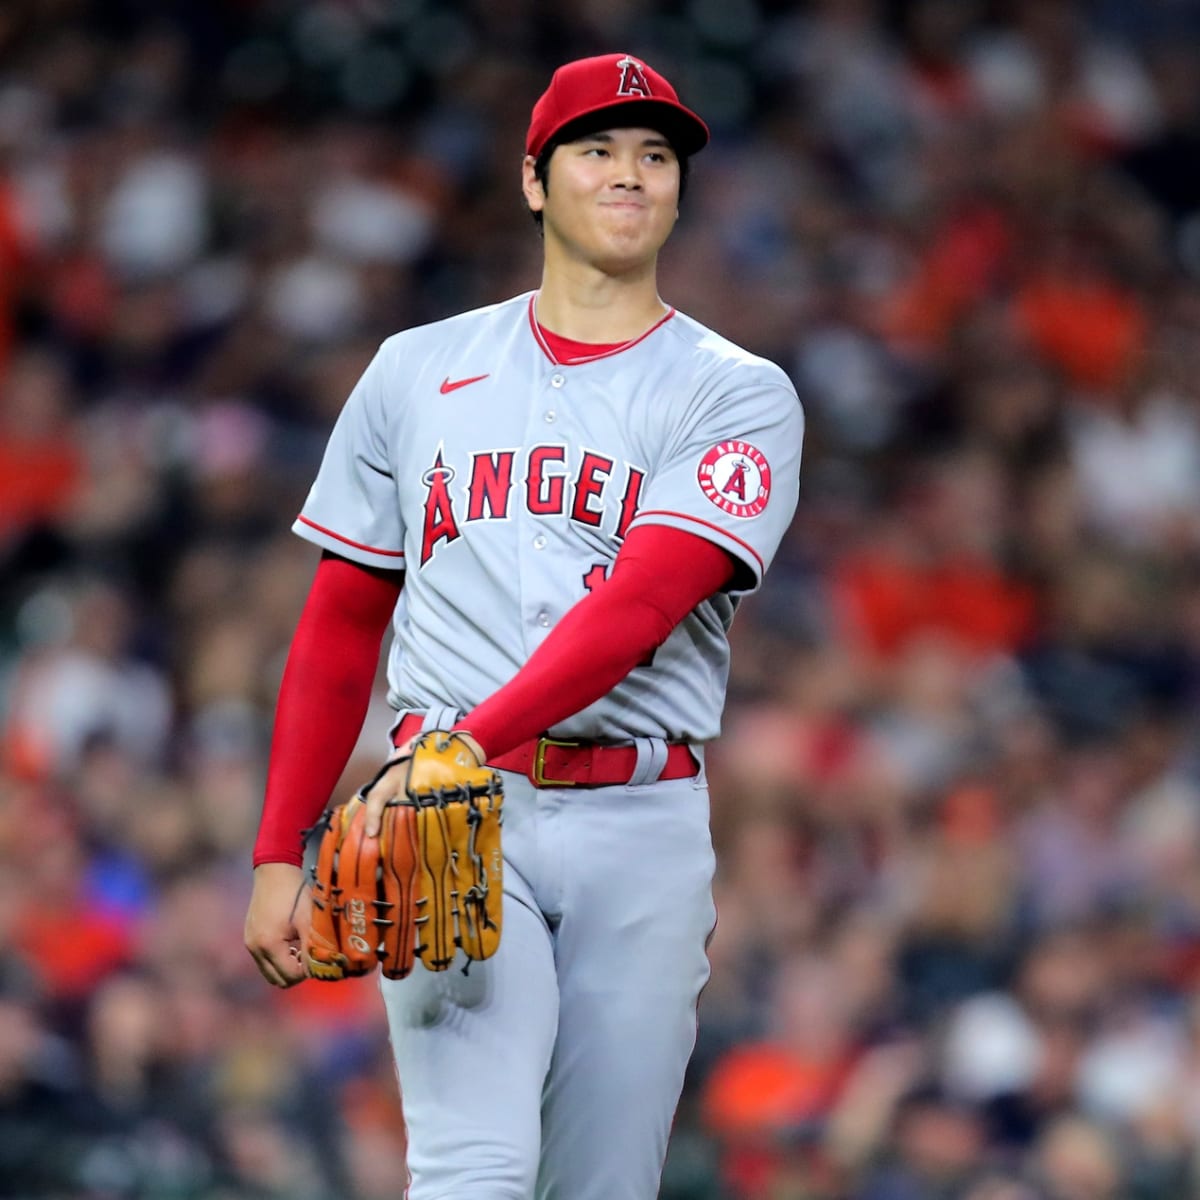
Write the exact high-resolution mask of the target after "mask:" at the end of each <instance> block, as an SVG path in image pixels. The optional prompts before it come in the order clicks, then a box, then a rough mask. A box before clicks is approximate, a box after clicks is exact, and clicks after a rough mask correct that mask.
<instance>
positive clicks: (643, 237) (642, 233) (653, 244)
mask: <svg viewBox="0 0 1200 1200" xmlns="http://www.w3.org/2000/svg"><path fill="white" fill-rule="evenodd" d="M664 241H666V238H665V237H657V236H652V235H651V234H650V233H648V232H647V231H646V230H645V229H636V230H614V231H610V233H609V236H608V237H606V238H605V239H604V242H603V245H601V246H600V247H598V248H597V251H596V255H595V262H596V265H597V266H598V267H600V269H601V270H603V271H604V272H605V273H606V274H609V275H626V274H629V273H630V272H633V271H638V270H640V269H642V268H644V267H645V266H646V265H647V264H649V263H652V262H653V261H654V259H655V257H656V256H657V255H658V251H659V249H660V248H661V247H662V244H663V242H664Z"/></svg>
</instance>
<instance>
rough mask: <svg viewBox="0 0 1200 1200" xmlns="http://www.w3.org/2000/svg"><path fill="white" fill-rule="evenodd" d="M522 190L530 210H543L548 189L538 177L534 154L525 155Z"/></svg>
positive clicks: (522, 170) (522, 169)
mask: <svg viewBox="0 0 1200 1200" xmlns="http://www.w3.org/2000/svg"><path fill="white" fill-rule="evenodd" d="M521 191H523V192H524V193H525V203H526V204H528V205H529V211H530V212H541V211H542V209H543V208H544V207H545V204H546V190H545V188H543V187H542V181H541V180H540V179H539V178H538V177H537V159H536V158H534V157H533V155H532V154H527V155H525V161H524V162H523V163H522V164H521Z"/></svg>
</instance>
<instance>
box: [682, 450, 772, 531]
mask: <svg viewBox="0 0 1200 1200" xmlns="http://www.w3.org/2000/svg"><path fill="white" fill-rule="evenodd" d="M696 479H697V480H698V481H699V484H700V490H701V491H702V492H703V493H704V494H705V495H706V496H707V497H708V498H709V499H710V500H711V501H712V502H713V503H714V504H715V505H716V506H717V507H718V508H719V509H720V510H721V511H722V512H725V513H728V514H729V515H730V516H731V517H757V516H758V514H759V513H760V512H762V510H763V509H764V508H766V507H767V500H768V499H769V498H770V495H771V467H770V465H769V464H768V462H767V460H766V458H764V457H763V454H762V451H761V450H759V449H758V448H757V447H756V446H752V445H750V443H749V442H739V441H729V442H718V443H717V445H715V446H713V448H712V449H711V450H709V451H708V453H707V454H705V456H704V457H703V458H702V459H701V460H700V466H699V468H698V470H697V471H696Z"/></svg>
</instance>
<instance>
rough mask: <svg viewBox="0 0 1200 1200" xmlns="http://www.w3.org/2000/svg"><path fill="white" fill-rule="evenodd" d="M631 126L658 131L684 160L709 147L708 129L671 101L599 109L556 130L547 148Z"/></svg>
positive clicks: (627, 102) (629, 102) (626, 102)
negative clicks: (604, 130) (551, 144)
mask: <svg viewBox="0 0 1200 1200" xmlns="http://www.w3.org/2000/svg"><path fill="white" fill-rule="evenodd" d="M631 125H636V126H644V127H645V128H646V129H657V130H659V132H661V133H662V134H663V135H664V136H665V137H666V138H667V139H668V141H670V143H671V145H672V146H673V147H674V148H675V151H676V153H677V154H679V155H681V156H682V157H683V158H688V157H690V156H691V155H693V154H695V153H696V151H698V150H703V149H704V147H705V146H707V145H708V126H707V125H705V123H704V122H703V121H702V120H700V118H699V117H698V116H696V114H695V113H694V112H692V111H691V110H690V109H687V108H684V106H683V105H682V104H675V103H673V102H672V101H670V100H621V101H619V102H617V103H616V104H603V105H600V106H599V107H597V108H594V109H591V110H590V111H589V112H586V113H582V114H580V115H579V116H577V117H573V118H572V119H571V120H570V121H568V122H567V123H566V124H565V125H563V126H562V127H561V128H559V129H556V130H555V131H554V132H553V133H552V134H551V135H550V136H549V137H548V138H547V139H546V144H549V143H550V142H573V141H575V140H576V139H577V138H581V137H586V136H587V135H588V134H589V133H595V132H596V131H597V130H599V129H628V128H629V127H630V126H631ZM544 148H545V147H544V146H543V149H544Z"/></svg>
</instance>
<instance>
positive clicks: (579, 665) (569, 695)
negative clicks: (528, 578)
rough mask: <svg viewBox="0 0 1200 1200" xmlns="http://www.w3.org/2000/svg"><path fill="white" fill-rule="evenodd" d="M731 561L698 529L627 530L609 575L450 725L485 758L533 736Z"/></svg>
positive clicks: (719, 578)
mask: <svg viewBox="0 0 1200 1200" xmlns="http://www.w3.org/2000/svg"><path fill="white" fill-rule="evenodd" d="M735 569H736V563H735V561H734V559H733V558H732V556H730V555H729V554H728V553H727V552H726V551H725V550H723V549H722V548H721V547H720V546H717V545H716V544H715V543H713V542H710V541H707V540H706V539H705V538H702V537H700V536H698V535H697V534H694V533H687V532H685V531H683V530H680V529H672V528H669V527H667V526H665V525H643V526H639V527H638V528H636V529H633V530H631V531H630V533H629V536H628V537H627V538H626V539H625V543H624V545H622V547H621V549H620V551H619V553H618V554H617V557H616V559H615V560H614V562H613V567H612V571H611V572H610V573H609V577H608V578H607V579H606V580H605V581H604V582H603V583H602V584H600V585H599V586H598V587H597V588H595V589H594V590H593V591H591V592H590V593H588V595H587V596H585V597H584V598H583V599H582V600H580V601H579V603H578V604H576V605H575V606H574V607H573V608H572V609H570V611H569V612H567V614H566V615H565V616H564V617H563V618H562V620H561V621H559V623H558V624H557V625H556V626H555V627H554V629H553V630H552V631H551V633H550V634H549V636H548V637H547V638H546V640H545V641H544V642H543V643H542V644H541V645H540V646H539V647H538V648H537V650H535V651H534V653H533V654H532V655H531V656H530V658H529V661H528V662H527V663H526V664H525V666H524V667H522V668H521V670H520V671H518V672H517V674H516V675H515V676H514V677H513V678H512V680H511V681H510V682H509V683H507V684H505V685H504V687H502V688H500V690H499V691H497V692H494V693H493V694H492V695H491V696H490V697H489V698H488V699H487V700H485V701H484V702H483V703H482V704H480V705H478V707H476V708H475V709H473V710H472V711H471V712H470V713H468V714H467V715H466V717H464V718H463V719H462V720H461V721H460V722H459V723H458V724H457V725H456V726H455V728H456V729H464V730H467V731H469V732H470V733H471V734H472V736H473V737H474V738H475V739H476V740H477V741H478V742H479V744H480V745H481V746H482V747H483V749H484V750H485V751H486V752H487V754H488V757H489V758H494V757H496V756H497V755H500V754H504V753H506V752H507V751H509V750H511V749H513V748H514V747H515V746H519V745H520V744H521V743H522V742H525V741H528V740H529V739H530V738H533V737H538V736H539V735H541V734H542V733H544V732H545V731H546V730H547V729H549V728H551V727H552V726H554V725H556V724H558V722H559V721H562V720H565V719H566V718H567V717H569V716H571V715H572V714H574V713H577V712H579V711H580V709H583V708H586V707H587V706H588V705H589V704H592V703H594V702H595V701H597V700H599V699H600V698H601V697H602V696H604V695H606V694H607V693H608V692H610V691H611V690H612V689H613V688H614V687H615V686H616V685H617V684H618V683H620V682H621V680H622V679H624V678H625V676H626V675H628V674H629V672H630V671H632V670H633V669H634V667H636V666H637V665H638V664H639V663H641V662H643V661H644V660H645V659H646V657H647V656H648V655H650V654H652V653H653V652H654V651H655V650H656V649H657V648H658V647H659V646H661V645H662V643H663V642H665V641H666V640H667V637H668V635H669V634H670V633H671V630H673V629H674V628H675V626H676V625H678V624H679V622H680V621H682V620H683V618H684V617H685V616H687V614H688V613H689V612H691V611H692V609H694V608H695V607H696V606H697V605H698V604H700V603H701V602H703V601H704V600H707V599H708V597H709V596H711V595H713V593H714V592H717V591H719V590H720V589H721V588H723V587H725V586H727V585H728V584H729V583H730V582H731V580H732V579H733V576H734V571H735Z"/></svg>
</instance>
